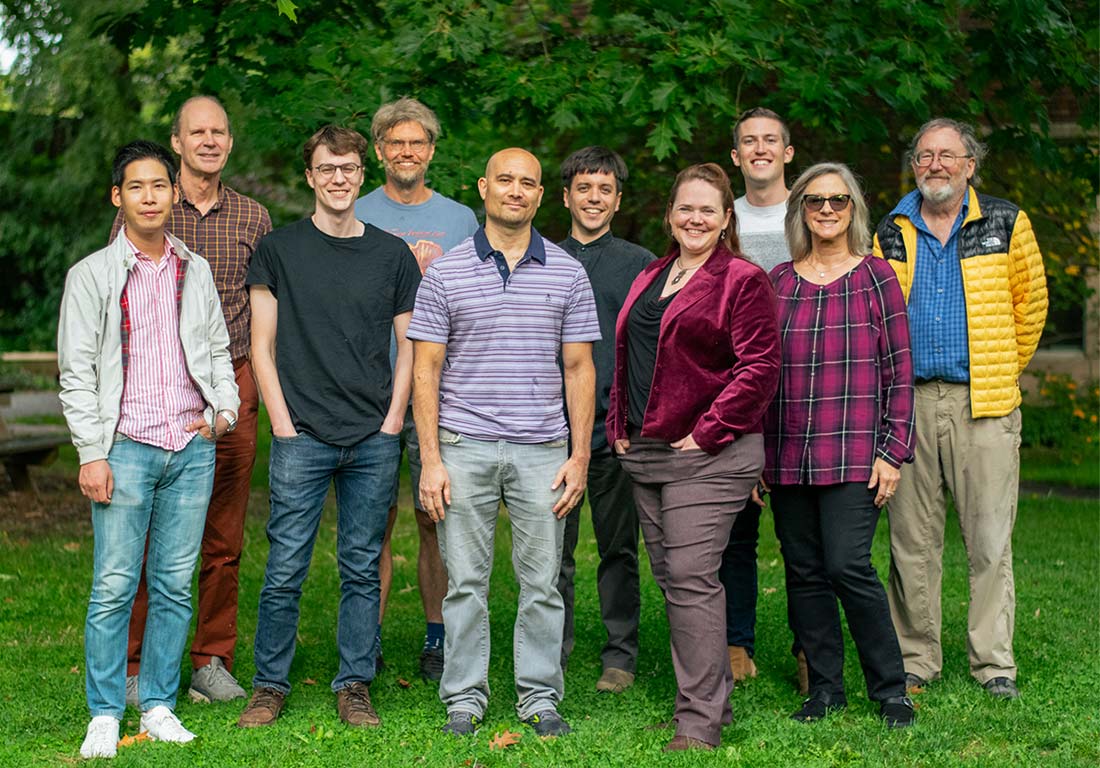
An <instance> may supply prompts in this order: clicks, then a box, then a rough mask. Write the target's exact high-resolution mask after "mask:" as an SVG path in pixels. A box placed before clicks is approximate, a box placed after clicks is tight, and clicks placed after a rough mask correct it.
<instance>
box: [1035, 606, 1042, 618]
mask: <svg viewBox="0 0 1100 768" xmlns="http://www.w3.org/2000/svg"><path fill="white" fill-rule="evenodd" d="M1041 610H1042V608H1036V609H1035V618H1039V611H1041Z"/></svg>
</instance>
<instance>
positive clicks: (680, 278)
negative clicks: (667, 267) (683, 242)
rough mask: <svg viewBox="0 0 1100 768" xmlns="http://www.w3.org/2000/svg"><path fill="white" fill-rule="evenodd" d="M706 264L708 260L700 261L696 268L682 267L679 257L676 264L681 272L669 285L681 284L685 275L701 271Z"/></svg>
mask: <svg viewBox="0 0 1100 768" xmlns="http://www.w3.org/2000/svg"><path fill="white" fill-rule="evenodd" d="M705 262H706V259H703V261H700V262H699V263H698V264H696V265H695V266H694V267H685V266H681V264H680V257H679V256H677V257H676V262H675V263H676V268H677V269H679V270H680V271H679V272H677V273H676V277H674V278H672V282H671V283H669V285H676V283H678V282H680V281H681V280H682V279H683V277H684V275H686V274H687V273H688V272H694V271H695V270H697V269H699V267H701V266H703V264H704V263H705Z"/></svg>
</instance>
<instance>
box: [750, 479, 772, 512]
mask: <svg viewBox="0 0 1100 768" xmlns="http://www.w3.org/2000/svg"><path fill="white" fill-rule="evenodd" d="M771 490H772V489H771V488H769V487H768V484H767V483H765V482H764V476H763V475H761V476H760V479H759V480H757V481H756V485H754V486H753V487H752V500H753V501H754V502H756V505H757V506H758V507H761V508H763V507H765V506H767V504H768V502H767V501H766V500H765V499H764V497H765V496H767V495H768V494H769V493H771Z"/></svg>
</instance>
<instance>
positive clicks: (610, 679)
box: [596, 667, 634, 693]
mask: <svg viewBox="0 0 1100 768" xmlns="http://www.w3.org/2000/svg"><path fill="white" fill-rule="evenodd" d="M632 685H634V675H633V673H631V672H627V671H626V670H625V669H618V668H616V667H608V668H607V669H605V670H604V671H603V674H602V675H600V679H599V680H597V681H596V690H597V691H598V692H599V693H622V692H623V691H625V690H626V689H627V688H629V687H630V686H632Z"/></svg>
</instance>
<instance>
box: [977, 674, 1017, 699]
mask: <svg viewBox="0 0 1100 768" xmlns="http://www.w3.org/2000/svg"><path fill="white" fill-rule="evenodd" d="M982 687H983V688H985V690H986V693H988V694H989V695H990V696H992V697H993V698H995V699H1018V698H1020V690H1019V689H1018V688H1017V687H1016V681H1015V680H1013V679H1012V678H1011V677H995V678H993V679H992V680H988V681H986V682H985V683H983V684H982Z"/></svg>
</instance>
